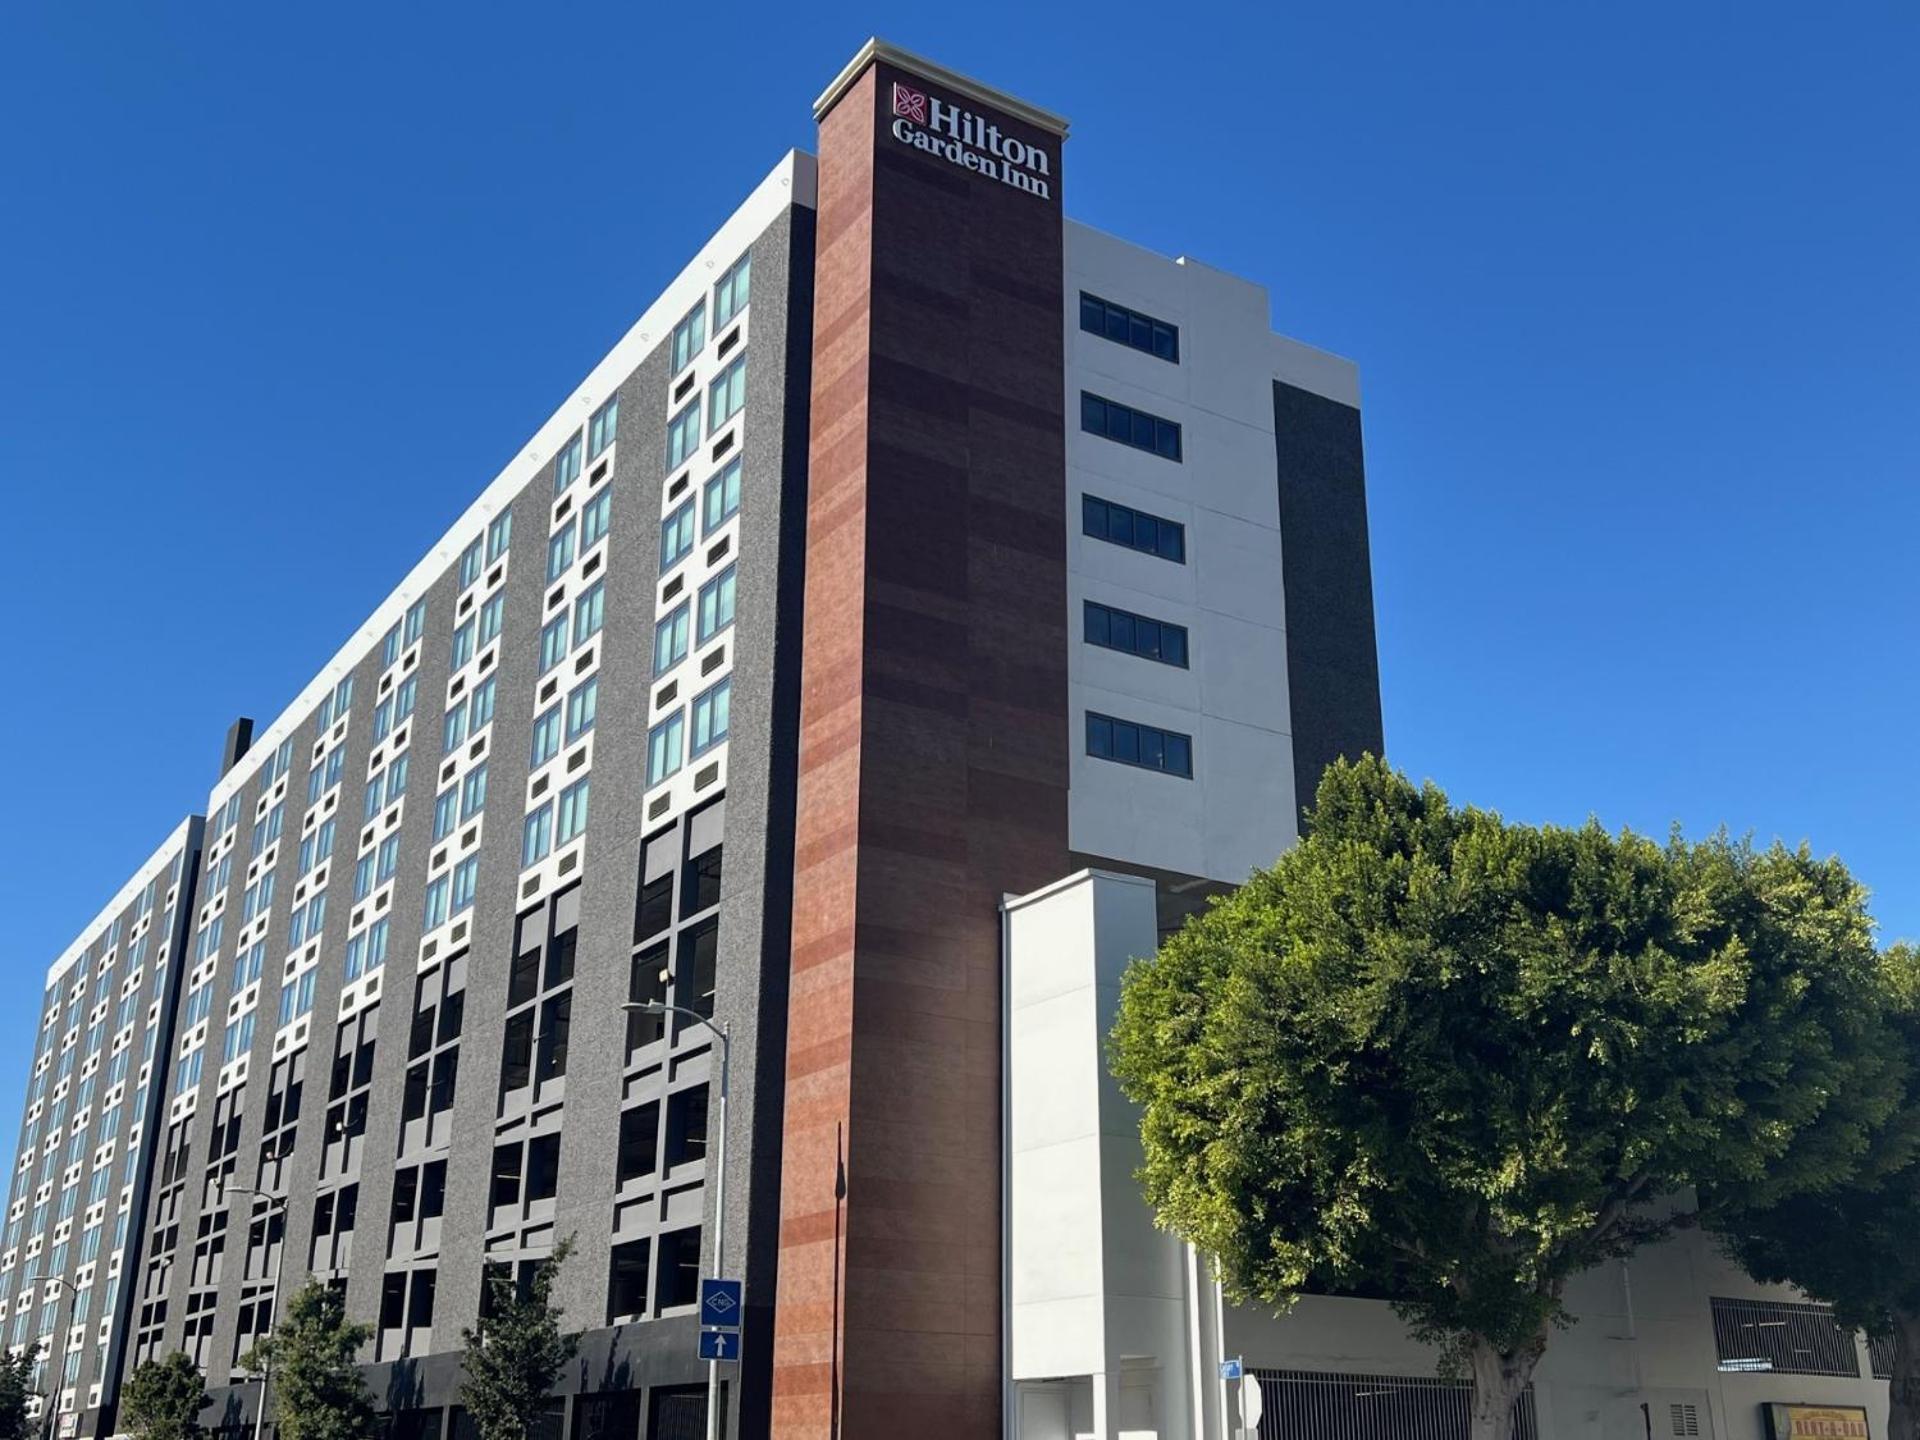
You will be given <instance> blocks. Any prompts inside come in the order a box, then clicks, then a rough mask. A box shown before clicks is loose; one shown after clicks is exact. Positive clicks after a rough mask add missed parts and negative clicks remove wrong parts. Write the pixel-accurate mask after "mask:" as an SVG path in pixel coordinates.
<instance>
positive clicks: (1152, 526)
mask: <svg viewBox="0 0 1920 1440" xmlns="http://www.w3.org/2000/svg"><path fill="white" fill-rule="evenodd" d="M1080 530H1081V533H1082V534H1085V535H1091V536H1092V537H1093V538H1094V539H1096V540H1105V541H1107V542H1108V543H1109V544H1112V545H1124V546H1126V547H1127V549H1129V550H1138V551H1141V552H1142V553H1143V554H1147V555H1158V556H1159V557H1160V558H1161V559H1162V560H1171V561H1173V562H1174V563H1175V564H1176V565H1183V564H1185V563H1186V559H1187V527H1186V526H1184V525H1182V524H1181V523H1180V522H1179V521H1177V520H1166V519H1162V518H1161V517H1160V516H1158V515H1151V514H1149V513H1148V512H1147V511H1145V510H1135V509H1134V508H1133V507H1132V506H1131V505H1121V504H1117V503H1115V502H1114V501H1112V500H1102V499H1101V498H1100V497H1099V496H1098V495H1082V496H1081V497H1080Z"/></svg>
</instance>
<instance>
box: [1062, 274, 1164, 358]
mask: <svg viewBox="0 0 1920 1440" xmlns="http://www.w3.org/2000/svg"><path fill="white" fill-rule="evenodd" d="M1080 328H1081V329H1082V330H1085V331H1086V332H1087V333H1088V334H1090V335H1099V336H1102V337H1104V338H1105V339H1108V340H1111V341H1113V342H1114V343H1115V344H1118V345H1125V346H1128V347H1130V348H1132V349H1134V350H1139V351H1142V352H1143V353H1145V354H1148V355H1153V356H1156V357H1157V358H1159V359H1161V360H1168V361H1172V362H1173V363H1174V364H1178V363H1179V362H1180V327H1179V326H1177V325H1172V324H1169V323H1168V322H1167V321H1165V320H1156V319H1154V317H1153V316H1151V315H1146V314H1142V313H1141V312H1140V311H1138V310H1130V309H1128V308H1127V307H1126V306H1125V305H1116V304H1114V303H1113V302H1112V301H1111V300H1102V299H1101V298H1100V297H1099V296H1098V295H1089V294H1088V293H1087V292H1086V291H1084V290H1082V291H1081V292H1080Z"/></svg>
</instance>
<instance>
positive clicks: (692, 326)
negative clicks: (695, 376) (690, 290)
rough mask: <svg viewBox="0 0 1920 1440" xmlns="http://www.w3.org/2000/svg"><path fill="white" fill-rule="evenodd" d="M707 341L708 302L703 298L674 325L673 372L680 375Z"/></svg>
mask: <svg viewBox="0 0 1920 1440" xmlns="http://www.w3.org/2000/svg"><path fill="white" fill-rule="evenodd" d="M706 343H707V302H706V301H704V300H702V301H701V302H700V303H699V304H698V305H696V306H694V307H693V309H691V310H689V311H688V312H687V315H686V318H685V319H683V320H682V321H681V322H680V323H679V324H678V325H676V326H674V327H673V355H672V357H671V359H672V365H673V373H674V374H675V375H678V374H679V373H680V372H681V371H682V370H684V369H686V368H687V366H689V365H691V364H692V363H693V357H694V356H696V355H698V354H699V353H700V348H701V347H702V346H703V345H705V344H706Z"/></svg>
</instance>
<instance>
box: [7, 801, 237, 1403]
mask: <svg viewBox="0 0 1920 1440" xmlns="http://www.w3.org/2000/svg"><path fill="white" fill-rule="evenodd" d="M200 841H201V823H200V820H199V819H198V817H190V818H188V819H186V820H182V821H181V822H180V824H179V825H178V826H177V827H176V828H175V829H174V831H173V833H172V834H171V835H169V836H168V837H167V839H166V840H165V841H164V842H163V843H162V844H161V845H160V847H159V848H158V849H157V850H155V851H154V852H153V854H152V855H151V856H150V857H148V859H147V861H146V863H144V864H143V865H141V866H140V868H139V869H138V870H136V871H135V872H134V873H133V875H132V876H131V877H130V878H129V879H128V880H127V882H126V883H125V884H124V885H122V886H121V887H120V890H119V892H118V893H117V894H116V895H115V896H114V897H113V899H112V900H110V901H108V902H107V905H106V906H105V908H104V909H102V910H101V912H100V913H99V914H98V915H97V916H95V917H94V919H93V921H92V923H90V924H89V925H88V926H87V927H86V929H84V930H82V931H81V932H80V934H79V935H78V936H77V937H76V938H75V940H74V941H73V943H72V944H71V945H69V946H68V947H67V950H66V952H65V953H64V954H62V955H61V956H60V958H59V959H58V960H56V961H55V962H54V963H53V966H52V968H51V969H49V970H48V972H47V981H46V992H45V994H44V996H43V997H42V1001H41V1008H40V1028H39V1031H38V1034H37V1036H36V1039H35V1043H34V1048H33V1053H32V1056H31V1058H30V1060H29V1062H28V1063H29V1069H28V1079H27V1099H26V1110H25V1113H24V1114H23V1115H22V1116H21V1122H20V1141H19V1155H18V1158H17V1159H16V1161H15V1164H14V1170H13V1187H12V1196H11V1199H10V1203H9V1204H8V1206H7V1218H6V1233H5V1237H4V1240H0V1324H4V1325H5V1326H6V1344H7V1345H8V1347H9V1348H10V1349H12V1350H14V1351H15V1352H16V1353H17V1352H20V1351H23V1350H27V1351H31V1352H32V1353H33V1354H34V1356H35V1358H36V1359H37V1361H38V1368H37V1371H36V1376H37V1378H36V1381H35V1385H34V1389H35V1390H36V1391H37V1392H38V1393H39V1395H40V1396H41V1397H42V1399H41V1401H40V1402H39V1404H38V1405H37V1406H36V1410H37V1414H38V1418H39V1419H40V1420H41V1422H42V1423H43V1425H44V1426H46V1427H47V1428H49V1429H51V1428H53V1427H54V1416H55V1415H56V1414H57V1415H58V1417H59V1419H58V1433H60V1434H62V1435H72V1434H77V1433H81V1430H82V1428H83V1427H85V1431H86V1433H89V1434H91V1433H96V1431H97V1429H98V1427H99V1425H100V1423H101V1422H102V1420H103V1418H110V1417H111V1415H112V1413H113V1406H114V1402H115V1399H116V1398H117V1395H118V1391H119V1380H120V1376H121V1373H122V1368H123V1360H124V1357H125V1355H126V1353H127V1351H128V1341H129V1334H128V1324H127V1319H128V1313H129V1302H128V1296H129V1295H130V1293H131V1290H132V1287H133V1283H134V1281H133V1277H134V1276H137V1275H138V1273H139V1269H140V1263H141V1254H142V1250H143V1245H144V1241H145V1238H146V1227H145V1224H144V1217H145V1214H146V1205H147V1198H148V1189H149V1186H150V1184H151V1181H152V1176H153V1148H154V1137H155V1134H156V1132H157V1130H158V1128H159V1120H160V1117H161V1116H162V1115H163V1114H164V1113H165V1105H166V1099H165V1097H166V1084H167V1076H168V1057H169V1055H170V1054H171V1051H172V1040H173V1034H174V1029H175V1026H176V1023H177V1021H176V1010H177V1008H178V1003H179V999H180V993H181V977H182V975H183V974H184V973H185V957H186V951H187V945H188V943H189V938H188V937H189V934H190V931H189V919H190V917H191V915H192V911H193V886H194V883H195V881H196V879H197V878H198V873H199V861H200Z"/></svg>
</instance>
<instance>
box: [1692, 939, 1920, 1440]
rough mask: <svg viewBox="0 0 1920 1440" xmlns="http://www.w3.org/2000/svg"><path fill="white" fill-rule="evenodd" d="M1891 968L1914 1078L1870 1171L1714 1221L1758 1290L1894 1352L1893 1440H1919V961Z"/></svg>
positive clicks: (1733, 1205) (1728, 1210)
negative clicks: (1764, 1286) (1787, 1290)
mask: <svg viewBox="0 0 1920 1440" xmlns="http://www.w3.org/2000/svg"><path fill="white" fill-rule="evenodd" d="M1884 964H1885V978H1886V982H1887V988H1888V990H1889V993H1890V994H1891V995H1892V996H1893V997H1894V1005H1895V1013H1896V1016H1897V1018H1898V1022H1899V1024H1900V1028H1901V1032H1902V1035H1903V1037H1904V1040H1905V1043H1906V1045H1907V1049H1908V1054H1909V1056H1911V1057H1914V1058H1915V1061H1916V1065H1915V1072H1916V1075H1915V1080H1914V1082H1913V1083H1912V1086H1911V1088H1910V1089H1909V1092H1908V1095H1907V1099H1906V1103H1905V1104H1904V1105H1903V1106H1902V1107H1901V1110H1900V1113H1899V1116H1898V1118H1897V1121H1896V1123H1894V1124H1891V1125H1889V1126H1888V1127H1887V1128H1886V1129H1885V1130H1884V1131H1883V1132H1882V1133H1881V1135H1880V1136H1879V1137H1878V1140H1877V1143H1876V1144H1875V1146H1874V1149H1873V1152H1872V1154H1871V1156H1870V1158H1869V1161H1868V1163H1867V1164H1866V1165H1865V1166H1864V1167H1862V1170H1861V1172H1860V1174H1859V1175H1857V1176H1856V1177H1855V1179H1854V1180H1853V1181H1852V1182H1851V1183H1849V1184H1847V1185H1845V1186H1843V1187H1840V1188H1838V1189H1831V1190H1824V1191H1819V1192H1816V1193H1811V1194H1805V1195H1796V1196H1792V1197H1790V1198H1788V1199H1786V1200H1784V1201H1781V1202H1780V1203H1778V1204H1775V1205H1772V1206H1768V1207H1764V1208H1753V1207H1751V1206H1746V1205H1742V1204H1740V1203H1739V1196H1738V1191H1737V1189H1735V1188H1733V1187H1729V1189H1728V1191H1727V1192H1726V1193H1723V1194H1722V1195H1720V1196H1719V1197H1717V1199H1718V1201H1719V1203H1717V1204H1715V1205H1713V1206H1711V1207H1710V1209H1709V1212H1708V1213H1709V1223H1710V1224H1711V1225H1712V1227H1713V1228H1714V1229H1715V1230H1716V1231H1718V1232H1719V1235H1720V1238H1721V1240H1722V1242H1723V1243H1724V1245H1725V1247H1726V1249H1727V1251H1728V1253H1729V1254H1731V1255H1732V1256H1733V1258H1734V1259H1736V1260H1738V1261H1739V1262H1740V1263H1741V1264H1742V1265H1743V1266H1745V1267H1746V1270H1747V1272H1748V1273H1749V1274H1751V1275H1752V1276H1753V1277H1754V1278H1755V1279H1756V1280H1762V1281H1765V1282H1768V1283H1770V1284H1792V1285H1797V1286H1798V1287H1799V1288H1800V1289H1802V1290H1804V1291H1806V1292H1807V1294H1809V1295H1811V1296H1813V1297H1814V1298H1815V1299H1817V1300H1824V1301H1826V1302H1827V1303H1828V1304H1830V1305H1832V1306H1833V1310H1834V1318H1835V1319H1836V1320H1837V1321H1838V1322H1839V1323H1840V1324H1842V1325H1845V1326H1848V1327H1849V1328H1852V1327H1858V1328H1861V1329H1864V1330H1865V1331H1866V1332H1867V1333H1868V1334H1869V1335H1873V1336H1876V1337H1882V1338H1886V1339H1890V1340H1891V1341H1892V1342H1893V1377H1892V1384H1891V1385H1890V1386H1889V1389H1888V1396H1887V1399H1888V1416H1887V1435H1888V1440H1920V1250H1916V1248H1915V1246H1914V1243H1913V1237H1914V1236H1915V1235H1920V1137H1917V1136H1916V1133H1915V1132H1916V1129H1920V952H1916V951H1914V950H1913V949H1912V948H1911V947H1909V946H1905V945H1897V946H1895V947H1894V948H1893V949H1891V950H1889V951H1888V952H1887V954H1886V956H1885V962H1884Z"/></svg>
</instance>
